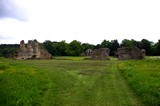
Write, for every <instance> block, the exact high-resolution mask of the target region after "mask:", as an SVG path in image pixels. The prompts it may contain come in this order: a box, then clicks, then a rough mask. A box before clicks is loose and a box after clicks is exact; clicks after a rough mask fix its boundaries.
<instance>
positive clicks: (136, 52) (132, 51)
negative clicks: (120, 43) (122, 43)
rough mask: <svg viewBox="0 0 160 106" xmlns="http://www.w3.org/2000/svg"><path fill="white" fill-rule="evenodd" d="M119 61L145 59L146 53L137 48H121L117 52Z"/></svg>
mask: <svg viewBox="0 0 160 106" xmlns="http://www.w3.org/2000/svg"><path fill="white" fill-rule="evenodd" d="M117 54H118V59H119V60H129V59H144V58H145V55H146V52H145V50H144V49H142V50H140V49H139V48H137V47H121V48H118V50H117Z"/></svg>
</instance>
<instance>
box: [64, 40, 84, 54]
mask: <svg viewBox="0 0 160 106" xmlns="http://www.w3.org/2000/svg"><path fill="white" fill-rule="evenodd" d="M82 52H83V46H82V45H81V42H79V41H77V40H73V41H72V42H70V43H69V44H68V49H67V54H68V55H70V56H79V55H80V54H81V53H82Z"/></svg>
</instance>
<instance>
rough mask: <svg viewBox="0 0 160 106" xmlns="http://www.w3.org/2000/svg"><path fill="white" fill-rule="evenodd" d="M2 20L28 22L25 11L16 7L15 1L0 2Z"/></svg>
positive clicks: (5, 0)
mask: <svg viewBox="0 0 160 106" xmlns="http://www.w3.org/2000/svg"><path fill="white" fill-rule="evenodd" d="M2 18H14V19H17V20H20V21H27V17H26V14H25V10H24V9H22V8H20V7H19V6H18V5H16V3H15V1H14V0H0V19H2Z"/></svg>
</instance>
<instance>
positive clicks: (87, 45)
mask: <svg viewBox="0 0 160 106" xmlns="http://www.w3.org/2000/svg"><path fill="white" fill-rule="evenodd" d="M82 46H83V51H84V52H85V51H86V50H87V49H94V45H92V44H89V43H83V44H82Z"/></svg>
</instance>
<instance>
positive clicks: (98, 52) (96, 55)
mask: <svg viewBox="0 0 160 106" xmlns="http://www.w3.org/2000/svg"><path fill="white" fill-rule="evenodd" d="M109 53H110V50H109V49H108V48H100V49H95V50H94V51H93V53H92V56H91V59H92V60H109Z"/></svg>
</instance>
